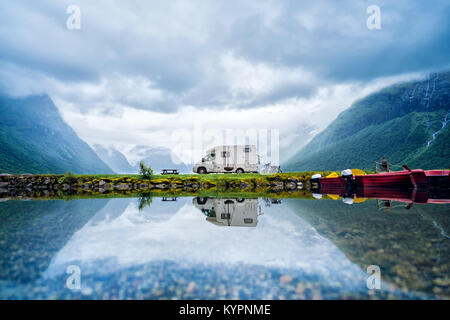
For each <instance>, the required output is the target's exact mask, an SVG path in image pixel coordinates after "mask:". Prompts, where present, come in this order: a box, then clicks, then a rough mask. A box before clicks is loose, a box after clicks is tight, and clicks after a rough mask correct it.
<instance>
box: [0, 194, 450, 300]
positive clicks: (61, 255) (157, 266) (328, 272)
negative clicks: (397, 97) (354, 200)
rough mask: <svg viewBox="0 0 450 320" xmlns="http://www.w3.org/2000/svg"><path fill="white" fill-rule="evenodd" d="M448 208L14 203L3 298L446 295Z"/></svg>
mask: <svg viewBox="0 0 450 320" xmlns="http://www.w3.org/2000/svg"><path fill="white" fill-rule="evenodd" d="M449 209H450V206H449V205H433V204H431V205H430V204H429V205H415V206H413V207H412V208H409V209H408V210H406V209H405V205H404V204H401V203H393V204H392V205H391V206H390V207H389V208H386V207H384V206H383V203H380V202H377V201H375V200H367V201H366V202H364V203H359V204H353V205H347V204H344V203H342V202H341V201H333V200H323V199H322V200H298V199H281V200H280V199H277V200H275V199H232V198H230V199H219V198H192V197H181V198H156V197H154V198H145V199H143V198H141V199H138V198H116V199H88V200H72V201H62V200H47V201H40V200H34V201H24V200H7V201H2V202H0V298H1V299H73V298H77V299H436V298H438V299H448V298H449V297H450V289H449V288H450V238H449V234H450V230H449V226H450V223H449V222H450V212H449V211H450V210H449ZM369 266H375V269H373V268H374V267H371V268H372V269H370V270H372V271H371V272H368V271H367V268H368V267H369ZM376 268H379V270H380V273H379V275H380V277H379V278H378V277H377V276H378V273H375V274H373V273H372V272H373V270H376ZM377 279H380V281H379V282H377ZM378 284H379V287H380V288H379V289H378Z"/></svg>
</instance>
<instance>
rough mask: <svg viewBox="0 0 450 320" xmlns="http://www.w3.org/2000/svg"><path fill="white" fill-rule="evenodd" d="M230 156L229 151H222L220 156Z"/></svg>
mask: <svg viewBox="0 0 450 320" xmlns="http://www.w3.org/2000/svg"><path fill="white" fill-rule="evenodd" d="M229 156H230V152H228V151H222V158H228V157H229Z"/></svg>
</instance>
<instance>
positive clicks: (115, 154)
mask: <svg viewBox="0 0 450 320" xmlns="http://www.w3.org/2000/svg"><path fill="white" fill-rule="evenodd" d="M94 150H95V152H96V153H97V155H98V156H99V157H100V159H102V160H103V161H104V162H105V163H106V164H107V165H108V166H109V167H110V168H111V169H113V170H114V171H115V172H117V173H137V171H138V168H137V167H136V166H132V165H131V164H130V163H129V162H128V160H127V158H126V157H125V156H124V155H123V154H122V153H121V152H120V151H118V150H116V149H115V148H114V147H110V148H105V147H103V146H101V145H99V144H96V145H94Z"/></svg>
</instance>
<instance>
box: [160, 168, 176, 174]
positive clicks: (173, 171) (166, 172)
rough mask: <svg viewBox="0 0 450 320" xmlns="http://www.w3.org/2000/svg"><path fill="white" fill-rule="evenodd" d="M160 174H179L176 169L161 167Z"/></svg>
mask: <svg viewBox="0 0 450 320" xmlns="http://www.w3.org/2000/svg"><path fill="white" fill-rule="evenodd" d="M161 174H179V172H178V170H177V169H162V172H161Z"/></svg>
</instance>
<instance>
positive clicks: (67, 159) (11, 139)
mask: <svg viewBox="0 0 450 320" xmlns="http://www.w3.org/2000/svg"><path fill="white" fill-rule="evenodd" d="M66 171H72V172H74V173H113V171H112V170H111V168H109V167H108V165H106V164H105V163H104V162H103V161H102V160H101V159H100V158H99V157H98V156H97V154H96V153H95V152H94V150H92V149H91V147H90V146H89V145H88V144H87V143H86V142H84V141H83V140H81V139H80V138H79V137H78V136H77V134H76V133H75V131H74V130H73V129H72V128H71V127H70V126H69V125H68V124H67V123H66V122H64V120H63V119H62V117H61V115H60V114H59V111H58V109H57V108H56V106H55V105H54V103H53V101H52V100H51V99H50V98H49V97H48V96H47V95H39V96H38V95H36V96H29V97H24V98H12V97H8V96H4V95H0V172H7V173H64V172H66Z"/></svg>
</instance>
